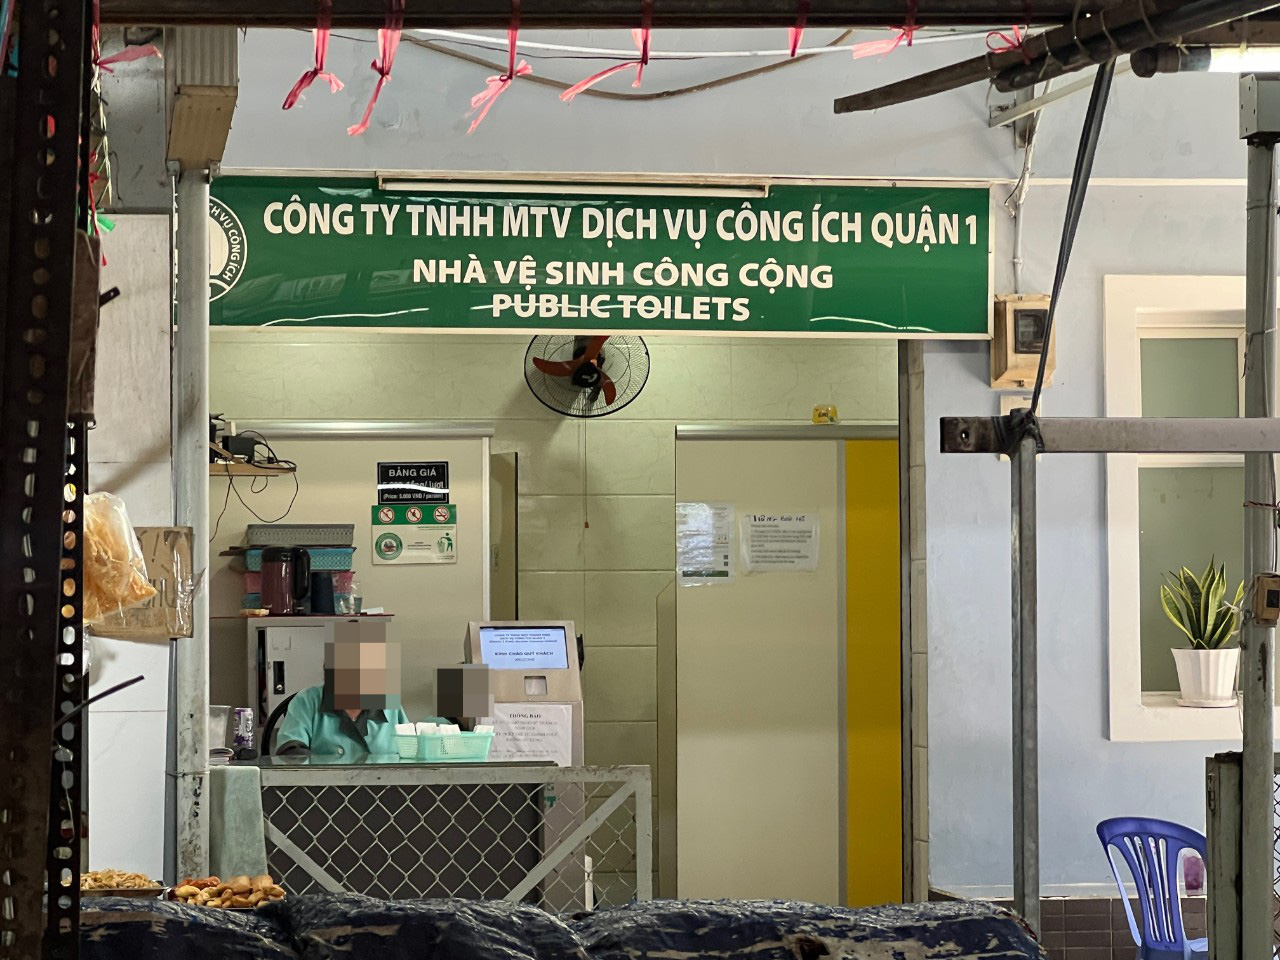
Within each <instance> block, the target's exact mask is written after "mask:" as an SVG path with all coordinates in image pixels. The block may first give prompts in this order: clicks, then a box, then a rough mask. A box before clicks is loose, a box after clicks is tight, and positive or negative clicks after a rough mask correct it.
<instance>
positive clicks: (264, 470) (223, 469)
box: [209, 463, 295, 478]
mask: <svg viewBox="0 0 1280 960" xmlns="http://www.w3.org/2000/svg"><path fill="white" fill-rule="evenodd" d="M294 472H295V468H294V467H281V466H272V467H260V466H258V465H257V464H253V463H211V464H209V476H210V477H233V478H234V477H285V476H288V475H289V474H291V473H294Z"/></svg>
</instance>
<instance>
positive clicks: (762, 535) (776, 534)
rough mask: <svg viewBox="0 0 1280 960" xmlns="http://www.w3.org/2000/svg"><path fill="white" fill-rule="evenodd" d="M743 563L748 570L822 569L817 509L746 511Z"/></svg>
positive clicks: (743, 533)
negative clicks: (819, 567)
mask: <svg viewBox="0 0 1280 960" xmlns="http://www.w3.org/2000/svg"><path fill="white" fill-rule="evenodd" d="M740 525H741V528H742V529H741V539H742V566H743V569H744V570H745V571H746V572H747V573H808V572H811V571H813V570H817V569H818V515H817V514H816V513H744V514H743V515H742V517H741V521H740Z"/></svg>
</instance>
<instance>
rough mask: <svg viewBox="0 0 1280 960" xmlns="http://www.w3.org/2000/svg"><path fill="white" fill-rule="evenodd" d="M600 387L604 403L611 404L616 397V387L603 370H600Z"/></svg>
mask: <svg viewBox="0 0 1280 960" xmlns="http://www.w3.org/2000/svg"><path fill="white" fill-rule="evenodd" d="M600 389H602V390H603V391H604V402H605V403H607V404H610V405H612V403H613V401H615V400H617V399H618V388H617V387H615V386H614V385H613V381H612V380H610V379H609V375H608V374H607V373H605V372H604V371H603V370H601V371H600Z"/></svg>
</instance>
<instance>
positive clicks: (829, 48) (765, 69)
mask: <svg viewBox="0 0 1280 960" xmlns="http://www.w3.org/2000/svg"><path fill="white" fill-rule="evenodd" d="M419 32H427V31H419ZM431 32H434V33H450V32H451V31H444V30H440V31H431ZM854 32H855V31H853V30H845V31H843V32H842V33H841V34H840V35H839V36H838V37H836V38H835V39H834V40H832V41H831V42H830V43H828V44H824V45H823V46H821V47H810V48H809V49H807V50H803V51H801V52H800V53H799V54H797V55H796V56H795V57H790V50H784V51H780V52H779V53H778V54H777V55H778V56H786V57H788V58H789V59H786V60H781V61H778V62H776V63H769V64H765V65H763V66H759V67H753V68H751V69H750V70H743V71H740V72H738V73H732V74H729V75H728V76H724V77H717V78H716V79H714V80H707V81H704V82H702V83H695V84H690V85H688V86H684V87H675V88H673V89H670V90H657V91H653V92H646V93H616V92H614V91H612V90H600V89H598V88H589V89H586V90H583V91H582V92H581V93H580V94H579V96H583V97H594V98H596V99H600V100H615V101H619V100H629V101H634V102H640V103H645V102H652V101H656V100H671V99H674V98H676V97H683V96H688V95H690V94H694V93H704V92H706V91H707V90H714V89H716V88H718V87H724V86H728V85H729V84H731V83H737V82H739V81H741V80H750V79H752V78H754V77H760V76H764V75H766V74H770V73H773V72H774V71H775V70H780V69H782V68H784V67H787V66H790V65H791V64H795V63H801V62H803V61H806V60H810V59H812V58H813V57H814V56H816V55H818V54H819V53H835V52H840V51H849V50H852V49H853V47H852V46H847V45H845V41H846V40H848V39H849V38H850V37H851V36H853V34H854ZM333 36H335V37H338V38H340V39H343V40H350V41H353V42H355V43H373V42H374V41H373V40H371V39H369V38H366V37H356V36H351V35H350V34H333ZM458 36H460V37H474V38H475V39H476V40H479V41H484V43H483V44H480V43H476V42H475V40H468V41H466V42H467V43H468V44H470V45H473V46H483V48H484V49H498V47H501V48H502V49H504V50H505V49H506V41H505V40H498V39H496V38H490V37H482V36H479V35H478V34H458ZM985 36H986V31H983V32H981V33H972V34H970V33H954V34H941V35H938V36H936V37H935V36H917V37H915V39H914V43H913V45H919V44H922V43H925V42H933V43H936V42H939V41H942V40H957V39H972V38H975V37H985ZM404 41H405V42H406V43H409V44H412V45H413V46H415V47H421V48H422V49H424V50H430V51H431V52H433V53H438V54H440V55H441V56H445V57H449V58H451V59H454V60H459V61H461V62H463V63H469V64H472V65H473V66H477V67H483V68H485V69H486V70H488V71H490V72H497V73H501V72H502V71H503V70H505V69H506V66H505V65H504V64H501V63H495V62H494V61H492V60H486V59H485V58H484V57H478V56H474V55H472V54H469V53H465V52H463V51H461V50H456V49H454V48H453V47H449V46H445V45H444V44H443V42H442V41H441V40H429V39H425V38H423V37H419V36H413V35H407V36H405V37H404ZM458 42H462V41H458ZM558 46H563V45H557V44H537V45H536V47H538V48H543V47H548V48H552V47H558ZM518 47H519V49H521V50H524V51H526V52H525V53H524V55H525V56H527V57H529V58H530V59H555V60H569V59H584V60H601V59H612V58H614V57H616V58H617V59H620V60H634V59H635V55H636V54H635V51H634V50H630V51H624V50H617V51H613V52H612V53H611V54H608V55H603V54H601V53H588V54H586V55H584V56H572V57H571V56H567V55H562V56H548V55H541V56H540V55H539V54H536V53H532V52H527V51H530V50H531V49H532V48H534V47H535V45H534V44H532V43H530V42H526V41H521V42H520V43H519V44H518ZM566 49H575V48H566ZM576 49H579V50H587V51H589V50H592V49H593V48H591V47H581V48H576ZM595 49H603V48H595ZM729 52H730V53H734V54H740V55H742V56H765V55H773V54H771V53H770V52H768V51H729ZM712 55H715V56H723V55H724V54H722V53H719V52H715V51H705V52H700V53H684V54H680V55H679V56H678V57H677V56H675V55H672V54H666V55H665V56H666V58H669V59H682V60H690V59H703V58H704V57H708V56H712ZM660 58H662V55H661V54H659V53H657V52H655V53H654V54H653V55H652V59H660ZM520 82H521V83H533V84H536V85H538V86H542V87H548V88H551V89H554V90H568V89H569V88H570V87H571V86H573V84H572V83H566V82H564V81H560V80H553V79H551V78H549V77H540V76H538V75H537V74H530V75H529V76H527V77H522V78H521V80H520Z"/></svg>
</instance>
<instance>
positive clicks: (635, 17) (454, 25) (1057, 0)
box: [101, 0, 1116, 30]
mask: <svg viewBox="0 0 1280 960" xmlns="http://www.w3.org/2000/svg"><path fill="white" fill-rule="evenodd" d="M1115 5H1116V4H1115V3H1114V2H1113V0H1091V2H1086V3H1083V4H1082V5H1081V6H1080V10H1081V12H1083V13H1089V12H1090V11H1096V10H1099V9H1102V8H1103V7H1111V6H1115ZM333 7H334V9H333V25H334V26H335V27H342V28H345V29H353V28H360V27H364V28H376V27H380V26H382V25H383V22H384V21H385V19H386V0H336V2H335V3H334V5H333ZM511 8H512V3H511V0H408V2H407V3H406V10H405V19H404V24H405V26H406V27H409V28H418V29H421V28H436V29H486V28H487V29H506V28H507V26H509V25H510V22H511ZM101 9H102V22H103V23H104V24H131V25H142V24H146V25H157V26H180V25H193V24H209V25H216V24H225V25H235V26H239V27H312V26H315V20H316V5H315V0H220V2H219V3H216V4H211V3H208V2H207V0H102V4H101ZM796 9H797V5H796V0H663V2H662V3H658V4H655V5H654V10H653V26H655V27H658V28H661V29H678V28H683V27H710V28H716V29H728V28H737V27H773V28H781V27H789V26H792V25H793V24H794V23H795V21H796ZM1029 9H1030V10H1031V11H1032V15H1033V17H1034V22H1035V23H1037V24H1061V23H1066V22H1068V21H1069V20H1070V19H1071V16H1072V12H1073V11H1074V10H1075V9H1076V4H1075V3H1074V2H1073V0H1041V2H1037V3H1035V4H1032V5H1028V4H1027V3H1026V2H1025V0H919V4H918V7H917V9H916V23H918V24H919V25H921V26H975V25H976V26H987V25H991V24H1009V23H1022V22H1024V21H1025V20H1026V18H1027V11H1028V10H1029ZM905 10H906V4H905V3H904V2H902V0H812V2H811V3H810V6H809V12H808V16H807V18H806V22H807V24H808V26H810V27H854V26H868V27H870V26H899V25H901V24H902V22H903V19H904V16H905ZM640 16H641V4H639V3H637V2H636V0H581V2H572V0H523V2H522V3H521V4H520V24H521V26H522V27H525V28H526V29H533V30H538V29H597V28H599V29H604V28H631V27H638V26H640Z"/></svg>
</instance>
